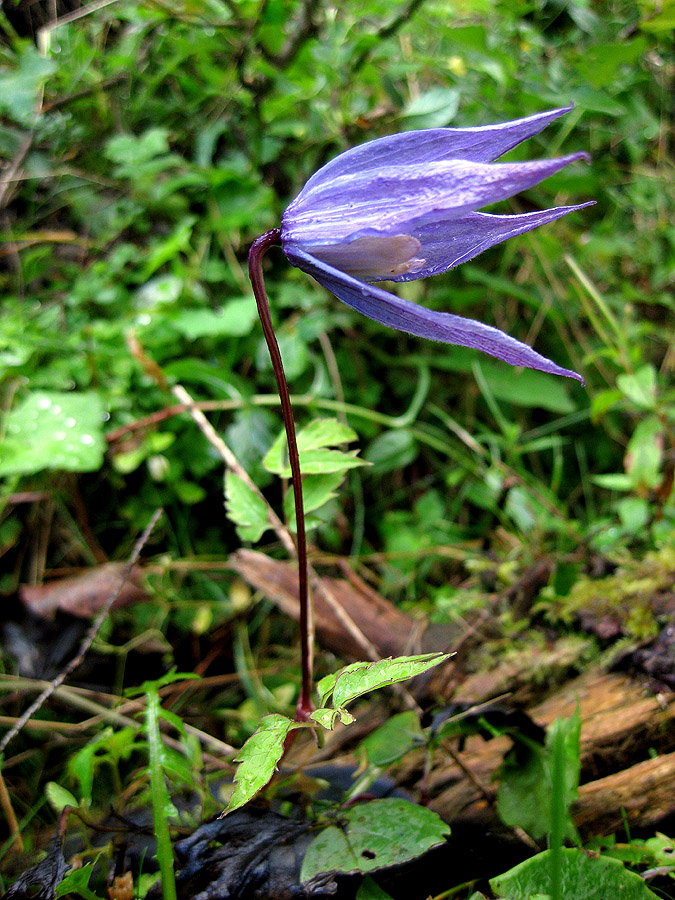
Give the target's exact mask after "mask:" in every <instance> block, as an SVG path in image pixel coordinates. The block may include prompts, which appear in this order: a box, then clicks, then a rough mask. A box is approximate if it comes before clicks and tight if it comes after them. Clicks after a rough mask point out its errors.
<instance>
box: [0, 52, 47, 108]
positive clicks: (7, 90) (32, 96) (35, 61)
mask: <svg viewBox="0 0 675 900" xmlns="http://www.w3.org/2000/svg"><path fill="white" fill-rule="evenodd" d="M55 70H56V63H55V62H54V60H53V59H49V58H48V57H46V56H43V55H42V54H41V53H39V52H38V51H37V50H36V49H35V47H34V46H33V44H32V42H30V43H29V42H26V43H25V44H24V45H23V48H22V51H21V55H20V56H19V66H18V68H17V69H16V70H14V71H13V72H9V71H7V70H6V69H5V70H4V71H0V110H1V111H2V112H5V113H7V115H8V116H9V117H10V118H12V119H14V120H15V121H16V122H20V123H22V124H28V123H30V122H31V120H33V119H37V117H38V115H39V96H40V91H41V89H42V87H43V84H44V81H45V79H47V78H48V77H49V76H50V75H52V74H53V72H54V71H55Z"/></svg>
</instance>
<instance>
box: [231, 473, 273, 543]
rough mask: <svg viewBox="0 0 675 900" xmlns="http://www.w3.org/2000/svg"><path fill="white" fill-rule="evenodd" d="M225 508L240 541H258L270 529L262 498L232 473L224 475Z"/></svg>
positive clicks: (265, 506)
mask: <svg viewBox="0 0 675 900" xmlns="http://www.w3.org/2000/svg"><path fill="white" fill-rule="evenodd" d="M225 508H226V510H227V515H228V518H229V519H230V520H231V521H232V522H234V524H235V526H236V528H237V534H238V535H239V537H240V538H241V540H242V541H251V542H252V543H254V542H255V541H259V540H260V538H261V537H262V536H263V534H264V533H265V532H266V531H267V529H268V528H270V527H271V525H270V523H269V519H268V518H267V505H266V503H265V501H264V500H263V498H262V497H261V496H260V495H259V494H258V493H257V492H256V491H254V490H253V488H251V487H249V486H248V485H247V484H246V482H244V481H242V479H241V478H240V477H239V476H238V475H236V474H235V473H234V472H227V473H226V475H225Z"/></svg>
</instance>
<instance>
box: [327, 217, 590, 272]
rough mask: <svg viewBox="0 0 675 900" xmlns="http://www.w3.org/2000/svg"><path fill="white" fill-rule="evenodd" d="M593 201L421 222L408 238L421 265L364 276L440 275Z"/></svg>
mask: <svg viewBox="0 0 675 900" xmlns="http://www.w3.org/2000/svg"><path fill="white" fill-rule="evenodd" d="M594 203H595V201H593V200H591V201H590V202H588V203H579V204H578V205H577V206H556V207H554V208H553V209H543V210H538V211H537V212H529V213H521V214H520V215H514V216H493V215H490V214H489V213H479V212H472V213H469V214H468V215H467V216H461V217H460V218H457V219H451V220H450V221H447V222H430V223H427V224H422V225H420V224H419V223H417V225H416V227H415V228H413V229H412V233H411V235H410V237H411V239H412V238H416V239H417V241H419V244H420V246H419V248H418V249H416V251H415V255H416V256H417V257H420V258H422V259H423V260H424V264H423V265H422V266H418V267H417V269H416V270H413V269H412V268H409V270H408V271H405V272H402V273H401V274H400V275H391V274H390V275H387V274H383V275H380V276H378V277H375V278H373V277H368V279H367V280H368V281H415V280H416V279H418V278H428V277H429V276H430V275H440V273H441V272H446V271H447V270H448V269H453V268H454V267H455V266H459V265H460V264H461V263H464V262H466V261H467V260H469V259H473V257H474V256H478V254H479V253H482V252H483V251H484V250H488V249H489V248H490V247H494V246H495V244H500V243H501V242H502V241H506V240H508V239H509V238H510V237H515V236H516V235H518V234H524V233H525V232H526V231H531V230H532V229H533V228H537V227H538V226H539V225H545V224H546V223H547V222H553V221H554V220H555V219H559V218H560V217H561V216H566V215H567V213H571V212H575V211H576V210H578V209H583V208H584V207H585V206H593V205H594ZM348 247H349V245H347V246H346V247H345V248H344V251H343V252H344V255H346V249H347V248H348Z"/></svg>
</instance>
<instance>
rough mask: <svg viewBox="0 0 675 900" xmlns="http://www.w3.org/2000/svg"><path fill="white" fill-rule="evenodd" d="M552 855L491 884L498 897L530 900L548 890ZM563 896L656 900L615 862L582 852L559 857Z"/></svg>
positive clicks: (546, 854)
mask: <svg viewBox="0 0 675 900" xmlns="http://www.w3.org/2000/svg"><path fill="white" fill-rule="evenodd" d="M550 857H551V851H550V850H546V851H544V853H538V854H537V855H536V856H533V857H532V858H531V859H527V860H525V862H523V863H520V865H518V866H516V867H515V868H514V869H511V870H510V871H508V872H505V873H504V874H503V875H499V876H497V877H496V878H493V879H492V880H491V881H490V887H491V888H492V890H493V891H494V892H495V894H496V895H497V896H498V897H506V898H508V900H531V898H532V897H533V895H536V894H543V895H547V894H548V892H549V890H550V883H551V874H550V866H551V863H550ZM561 862H562V896H563V897H564V898H565V900H618V898H621V900H657V894H655V893H653V891H650V890H649V888H648V887H647V885H646V884H645V883H644V881H643V880H642V879H641V878H640V876H639V875H636V874H635V873H634V872H630V871H628V869H626V868H625V867H624V865H623V863H622V862H620V860H618V859H610V858H609V857H606V856H595V855H593V854H591V853H587V852H586V851H584V850H570V849H565V850H563V851H562V853H561Z"/></svg>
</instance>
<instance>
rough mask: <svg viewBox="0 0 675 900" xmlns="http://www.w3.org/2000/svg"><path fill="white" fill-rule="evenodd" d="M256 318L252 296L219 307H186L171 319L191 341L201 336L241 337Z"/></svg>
mask: <svg viewBox="0 0 675 900" xmlns="http://www.w3.org/2000/svg"><path fill="white" fill-rule="evenodd" d="M257 318H258V311H257V309H256V305H255V300H254V299H253V297H238V298H237V299H235V300H230V301H229V302H228V303H226V304H225V305H224V306H222V307H221V308H220V309H186V310H183V311H182V312H181V313H179V314H178V315H177V316H176V317H175V318H173V319H171V324H172V325H173V327H174V328H175V329H176V330H177V331H180V333H181V334H184V335H185V337H187V338H189V339H190V340H191V341H193V340H196V339H197V338H201V337H217V336H226V337H242V336H243V335H245V334H248V333H249V332H250V331H251V329H252V328H253V324H254V323H255V321H256V319H257Z"/></svg>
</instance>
